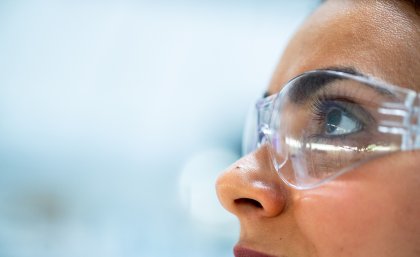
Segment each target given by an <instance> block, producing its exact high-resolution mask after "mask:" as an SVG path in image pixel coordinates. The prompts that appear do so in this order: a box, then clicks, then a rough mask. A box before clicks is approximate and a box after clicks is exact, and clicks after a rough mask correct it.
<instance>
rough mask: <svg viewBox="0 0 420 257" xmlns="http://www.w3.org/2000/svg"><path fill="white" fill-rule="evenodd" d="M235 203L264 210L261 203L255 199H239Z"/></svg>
mask: <svg viewBox="0 0 420 257" xmlns="http://www.w3.org/2000/svg"><path fill="white" fill-rule="evenodd" d="M234 202H235V204H238V205H252V206H254V207H257V208H261V209H262V208H263V206H262V205H261V203H260V202H258V201H256V200H254V199H250V198H239V199H236V200H235V201H234Z"/></svg>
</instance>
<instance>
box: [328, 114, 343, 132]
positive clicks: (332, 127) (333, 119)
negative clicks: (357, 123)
mask: <svg viewBox="0 0 420 257" xmlns="http://www.w3.org/2000/svg"><path fill="white" fill-rule="evenodd" d="M341 118H342V113H341V111H340V110H337V109H334V110H332V111H330V112H329V113H328V114H327V132H328V133H332V132H334V131H336V130H337V128H338V124H340V122H341Z"/></svg>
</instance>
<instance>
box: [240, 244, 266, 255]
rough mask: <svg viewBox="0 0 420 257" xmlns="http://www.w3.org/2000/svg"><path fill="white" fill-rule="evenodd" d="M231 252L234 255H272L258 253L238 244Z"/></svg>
mask: <svg viewBox="0 0 420 257" xmlns="http://www.w3.org/2000/svg"><path fill="white" fill-rule="evenodd" d="M233 252H234V254H235V257H274V256H272V255H268V254H265V253H260V252H257V251H255V250H251V249H248V248H245V247H243V246H239V245H236V246H235V248H233Z"/></svg>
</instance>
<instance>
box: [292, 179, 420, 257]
mask: <svg viewBox="0 0 420 257" xmlns="http://www.w3.org/2000/svg"><path fill="white" fill-rule="evenodd" d="M372 181H373V183H372ZM388 182H389V181H388ZM407 199H408V197H407V195H405V192H404V190H403V186H401V185H395V183H394V186H390V185H389V183H386V181H382V180H381V179H379V180H373V178H367V177H364V178H358V179H354V180H352V179H351V178H350V179H343V180H339V181H333V182H330V183H328V185H325V186H322V187H320V188H318V189H314V190H308V191H303V192H302V193H301V194H300V195H299V196H297V197H296V199H294V200H295V201H294V202H295V215H296V220H297V221H298V224H299V226H300V229H301V230H302V231H303V233H305V235H306V236H307V237H308V239H309V240H310V241H311V242H312V243H313V245H314V246H315V248H316V249H317V251H318V254H319V256H338V255H340V256H366V254H369V253H371V254H373V255H372V256H374V255H376V256H379V255H377V254H378V253H380V252H383V253H386V252H387V251H389V250H390V249H391V250H392V249H393V248H395V249H398V248H400V247H401V246H402V245H401V244H404V240H405V239H404V236H405V235H404V234H406V231H407V228H409V227H410V226H411V229H413V228H412V226H415V227H416V228H415V229H414V235H413V234H411V235H409V236H408V238H410V237H411V239H412V238H413V237H416V236H417V238H418V232H419V231H420V230H419V229H420V226H419V225H420V224H419V222H418V221H417V218H416V215H419V214H420V210H418V209H417V210H415V211H414V212H412V213H411V214H407V212H406V210H407V208H411V207H412V204H413V202H411V203H410V200H408V201H407ZM410 206H411V207H410ZM410 215H411V216H410ZM417 217H418V216H417ZM405 220H408V221H407V222H406V221H405ZM396 238H397V239H396ZM398 240H400V241H401V242H397V241H398ZM417 241H418V240H417ZM417 243H418V242H417ZM387 248H388V249H387ZM385 255H386V254H385ZM385 255H383V256H385ZM367 256H369V255H367Z"/></svg>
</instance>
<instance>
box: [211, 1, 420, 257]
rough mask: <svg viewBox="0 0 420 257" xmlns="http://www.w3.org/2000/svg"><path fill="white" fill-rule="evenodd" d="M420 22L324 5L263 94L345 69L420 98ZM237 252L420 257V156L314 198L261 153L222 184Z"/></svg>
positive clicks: (397, 11) (384, 165)
mask: <svg viewBox="0 0 420 257" xmlns="http://www.w3.org/2000/svg"><path fill="white" fill-rule="evenodd" d="M419 42H420V15H418V14H416V12H415V10H414V8H413V7H412V6H411V5H410V4H408V3H406V2H403V1H373V0H372V1H371V0H365V1H356V0H330V1H326V2H325V3H323V4H322V5H321V6H320V7H319V8H318V9H317V10H316V11H315V12H314V13H313V14H312V15H311V16H310V17H309V18H308V19H307V20H306V22H305V23H304V24H303V25H302V26H301V28H300V29H299V30H298V31H297V33H296V34H295V36H294V37H293V38H292V40H291V41H290V43H289V45H288V47H287V48H286V50H285V52H284V54H283V56H282V58H281V60H280V62H279V65H278V67H277V69H276V71H275V73H274V75H273V79H272V83H271V85H270V86H269V89H268V91H269V92H270V93H276V92H278V91H279V90H280V89H281V87H282V86H281V85H283V84H284V83H286V82H287V81H288V80H290V79H291V78H293V77H294V76H296V75H298V74H300V73H302V72H305V71H308V70H314V69H320V68H327V67H332V66H350V67H354V68H356V69H357V70H359V71H361V72H362V73H364V74H367V75H371V76H374V77H377V78H380V79H382V80H384V81H387V82H389V83H392V84H396V85H399V86H402V87H407V88H412V89H416V90H420V72H419V71H420V44H419ZM216 189H217V194H218V197H219V199H220V202H221V203H222V205H223V206H224V207H225V208H226V209H227V210H228V211H230V212H231V213H233V214H234V215H236V216H237V217H238V219H239V221H240V225H241V234H240V239H239V242H238V245H239V246H242V247H245V248H248V249H252V250H256V251H259V252H262V253H266V254H270V255H273V256H289V257H294V256H320V257H327V256H328V257H329V256H331V257H333V256H334V257H337V256H346V257H348V256H357V257H362V256H366V257H372V256H382V257H384V256H385V257H387V256H407V257H409V256H420V218H419V217H420V197H419V196H420V151H411V152H399V153H395V154H391V155H387V156H385V157H381V158H379V159H375V160H372V161H370V162H368V163H365V164H364V165H361V166H358V167H356V168H355V169H353V170H351V171H350V172H348V173H345V174H344V175H342V176H340V177H338V178H337V179H335V180H333V181H331V182H328V183H327V184H325V185H323V186H321V187H318V188H315V189H311V190H295V189H293V188H291V187H288V186H287V185H286V184H285V183H284V182H283V181H282V180H281V179H280V177H279V176H278V174H277V173H276V171H275V170H274V168H273V167H272V164H271V160H270V158H269V154H268V152H267V149H266V147H261V148H259V149H258V150H256V151H255V152H253V153H251V154H249V155H247V156H245V157H243V158H242V159H240V160H238V161H237V162H235V163H234V164H232V165H231V166H230V167H229V168H228V169H227V170H226V171H225V172H224V173H223V174H222V175H221V176H220V177H219V179H218V181H217V184H216Z"/></svg>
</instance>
